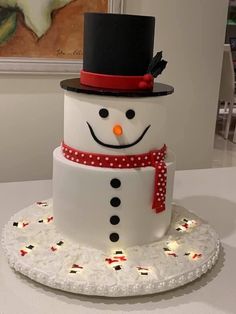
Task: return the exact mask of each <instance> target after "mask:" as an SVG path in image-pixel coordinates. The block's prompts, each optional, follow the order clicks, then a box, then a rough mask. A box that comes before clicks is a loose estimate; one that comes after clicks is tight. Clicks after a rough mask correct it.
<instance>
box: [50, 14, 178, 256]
mask: <svg viewBox="0 0 236 314" xmlns="http://www.w3.org/2000/svg"><path fill="white" fill-rule="evenodd" d="M154 28H155V19H154V18H153V17H149V16H134V15H121V14H102V13H86V14H85V22H84V64H83V70H82V71H81V76H80V79H71V80H66V81H63V82H62V83H61V86H62V88H64V89H65V90H66V91H65V98H64V140H63V142H62V146H61V147H60V148H57V149H56V150H55V151H54V173H53V207H54V217H55V224H56V227H57V228H58V230H59V231H60V232H61V233H63V234H64V235H65V236H66V237H68V238H70V239H71V240H73V241H75V242H77V243H79V244H80V245H82V246H88V247H93V248H96V249H101V250H104V251H105V250H109V249H114V248H115V249H119V248H122V249H125V248H127V247H130V246H135V245H142V244H147V243H151V242H154V241H156V240H158V239H160V238H161V237H162V236H163V235H164V234H165V232H166V231H167V229H168V227H169V224H170V219H171V202H172V189H173V179H174V170H175V163H174V159H173V157H172V155H171V154H170V153H169V152H167V147H166V145H165V131H166V124H165V115H166V108H165V98H166V97H164V96H166V95H168V94H171V93H172V92H173V88H172V87H171V86H168V85H164V84H158V83H154V77H156V76H157V75H159V74H160V73H161V72H162V71H163V69H164V68H165V66H166V63H167V62H166V61H164V60H162V53H161V52H159V53H157V54H156V55H155V56H154V57H153V41H154Z"/></svg>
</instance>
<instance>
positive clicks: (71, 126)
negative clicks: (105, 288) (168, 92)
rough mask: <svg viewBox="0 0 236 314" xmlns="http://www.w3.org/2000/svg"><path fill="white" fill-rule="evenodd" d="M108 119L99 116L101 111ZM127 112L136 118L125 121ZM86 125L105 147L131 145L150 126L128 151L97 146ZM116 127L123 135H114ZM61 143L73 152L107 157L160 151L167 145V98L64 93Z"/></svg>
mask: <svg viewBox="0 0 236 314" xmlns="http://www.w3.org/2000/svg"><path fill="white" fill-rule="evenodd" d="M102 108H103V109H106V110H107V111H108V116H107V117H105V118H104V117H101V116H100V115H99V111H100V109H102ZM128 110H133V111H134V113H135V116H134V117H133V118H130V117H129V118H127V116H126V113H127V111H128ZM88 123H89V125H90V126H91V127H92V129H93V131H94V133H95V135H96V137H97V138H98V139H99V140H101V141H102V142H103V143H104V144H110V145H125V144H130V143H134V142H135V141H136V140H137V139H138V138H139V137H140V136H141V135H142V134H143V132H144V131H145V129H146V128H147V127H148V126H150V127H149V129H148V130H147V132H146V133H145V135H144V137H143V138H142V140H141V141H139V142H138V143H137V144H135V145H133V146H131V147H128V148H122V149H120V148H119V149H117V148H111V147H106V146H103V145H100V144H98V143H97V142H96V141H95V140H94V138H93V137H92V136H91V133H90V130H89V127H88ZM115 125H119V126H121V127H122V130H123V134H122V136H116V135H115V134H114V133H113V128H114V126H115ZM64 141H65V143H66V144H67V145H69V146H70V147H73V148H75V149H78V150H81V151H85V152H93V153H100V154H110V155H112V154H113V155H132V154H142V153H146V152H148V151H150V150H152V149H159V148H161V147H162V146H163V144H164V143H165V142H166V97H165V96H162V97H140V98H132V97H129V98H125V97H111V96H109V97H108V96H97V95H87V94H78V93H74V92H68V91H67V92H65V98H64Z"/></svg>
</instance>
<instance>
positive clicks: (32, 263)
mask: <svg viewBox="0 0 236 314" xmlns="http://www.w3.org/2000/svg"><path fill="white" fill-rule="evenodd" d="M51 215H53V208H52V201H51V200H49V201H48V205H46V206H44V205H43V206H41V205H40V206H38V205H37V204H33V205H32V206H30V207H27V208H25V209H23V210H21V211H19V212H18V213H17V214H15V215H14V216H13V217H12V218H11V219H10V221H9V222H8V223H7V225H6V226H5V228H4V230H3V237H2V244H3V248H4V249H5V253H6V256H7V258H8V261H9V263H10V265H11V266H12V267H13V268H14V269H15V270H16V271H19V272H21V273H22V274H24V275H26V276H28V277H30V278H31V279H33V280H35V281H37V282H40V283H42V284H44V285H47V286H50V287H53V288H56V289H61V290H65V291H69V292H73V293H80V294H87V295H99V296H108V297H120V296H132V295H144V294H151V293H157V292H162V291H165V290H170V289H173V288H176V287H178V286H182V285H184V284H186V283H188V282H191V281H193V280H195V279H196V278H198V277H200V276H201V275H202V274H204V273H205V272H207V271H208V269H210V268H211V267H212V266H213V265H214V264H215V262H216V260H217V257H218V253H219V240H218V236H217V234H216V232H215V231H214V229H213V228H212V227H211V226H210V225H209V224H207V223H206V222H204V221H202V220H201V219H200V218H199V217H197V216H196V215H194V214H193V213H191V212H189V211H187V210H186V209H184V208H181V207H177V206H174V208H173V215H172V220H171V224H170V228H169V229H168V232H167V234H166V235H165V236H164V237H163V238H162V239H161V240H160V241H157V242H155V243H152V244H148V245H143V246H135V247H132V248H129V249H127V250H124V251H123V255H124V256H125V259H126V260H125V261H122V262H120V263H118V264H120V266H121V269H119V270H115V269H114V268H113V264H108V263H107V261H106V259H107V258H109V257H111V258H112V257H113V254H114V252H112V251H110V252H109V253H104V252H103V251H101V250H96V249H91V248H87V247H84V246H82V245H81V244H80V243H78V242H77V243H75V242H74V241H72V242H71V241H70V240H69V239H67V238H66V237H65V235H64V234H61V233H59V232H58V230H57V228H56V227H55V224H54V222H53V220H51V221H50V222H49V223H39V222H38V221H41V220H42V219H44V220H47V217H51ZM183 218H187V219H188V220H195V222H196V224H195V225H194V226H193V227H190V228H189V229H186V230H184V231H183V232H178V231H176V227H177V226H179V224H182V222H183ZM20 221H21V222H22V221H25V222H28V223H29V224H28V225H27V226H26V227H25V228H18V227H15V226H13V223H14V222H20ZM61 240H62V241H63V245H62V246H60V247H57V250H55V251H52V250H51V247H52V246H54V247H55V246H56V243H57V242H58V241H61ZM29 245H33V246H34V247H33V249H32V250H28V253H27V254H26V255H24V256H22V255H21V254H20V250H22V249H24V248H25V247H26V246H29ZM168 246H169V247H173V248H172V250H173V251H174V253H176V256H173V255H168V254H166V251H165V250H164V248H166V247H168ZM121 249H122V248H121ZM167 253H168V252H167ZM186 253H190V254H189V255H186ZM194 254H198V257H197V258H195V257H194ZM74 264H77V265H79V266H81V267H83V268H79V269H77V270H78V272H76V273H71V269H72V267H73V265H74ZM137 267H143V268H146V269H148V270H147V275H142V274H141V272H140V271H139V270H138V269H137ZM74 269H76V268H74Z"/></svg>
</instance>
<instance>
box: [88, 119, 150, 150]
mask: <svg viewBox="0 0 236 314" xmlns="http://www.w3.org/2000/svg"><path fill="white" fill-rule="evenodd" d="M86 123H87V125H88V127H89V130H90V133H91V135H92V137H93V139H94V141H95V142H97V143H98V144H100V145H102V146H105V147H109V148H115V149H122V148H129V147H131V146H134V145H136V144H138V143H139V142H140V141H141V140H142V139H143V137H144V135H145V134H146V133H147V131H148V129H149V128H150V126H151V125H148V126H147V127H146V129H145V130H144V131H143V133H142V134H141V135H140V136H139V137H138V138H137V139H136V140H135V141H134V142H133V143H130V144H125V145H113V144H106V143H103V142H102V141H101V140H99V138H97V136H96V134H95V133H94V130H93V128H92V127H91V125H90V124H89V123H88V122H86Z"/></svg>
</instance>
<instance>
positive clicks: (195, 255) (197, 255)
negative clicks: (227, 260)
mask: <svg viewBox="0 0 236 314" xmlns="http://www.w3.org/2000/svg"><path fill="white" fill-rule="evenodd" d="M200 257H202V254H197V253H195V254H194V255H193V257H192V259H195V258H200Z"/></svg>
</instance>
